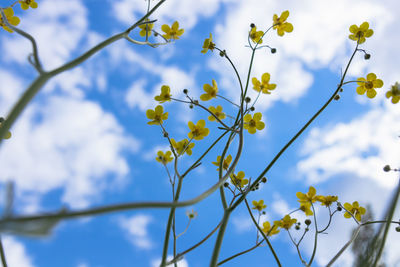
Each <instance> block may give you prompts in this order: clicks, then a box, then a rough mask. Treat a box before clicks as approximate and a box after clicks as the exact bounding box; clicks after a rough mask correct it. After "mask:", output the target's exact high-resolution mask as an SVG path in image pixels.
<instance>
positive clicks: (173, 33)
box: [161, 21, 185, 40]
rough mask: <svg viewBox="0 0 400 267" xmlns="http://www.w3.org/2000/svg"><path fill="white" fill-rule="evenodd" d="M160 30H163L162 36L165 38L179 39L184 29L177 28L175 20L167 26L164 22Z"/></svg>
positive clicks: (177, 24)
mask: <svg viewBox="0 0 400 267" xmlns="http://www.w3.org/2000/svg"><path fill="white" fill-rule="evenodd" d="M161 30H162V31H163V32H165V34H163V35H162V36H163V37H164V38H165V39H167V40H170V39H174V40H176V39H179V36H181V35H182V34H183V33H184V31H185V30H184V29H179V23H178V22H177V21H175V22H174V23H173V24H172V26H171V27H169V26H168V25H167V24H164V25H162V26H161Z"/></svg>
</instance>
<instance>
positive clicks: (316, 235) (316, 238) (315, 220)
mask: <svg viewBox="0 0 400 267" xmlns="http://www.w3.org/2000/svg"><path fill="white" fill-rule="evenodd" d="M311 207H312V209H313V215H314V225H315V234H314V248H313V252H312V255H311V258H310V261H309V262H308V266H311V264H312V262H313V260H314V257H315V253H316V252H317V241H318V225H317V217H316V215H315V209H314V205H313V204H312V203H311Z"/></svg>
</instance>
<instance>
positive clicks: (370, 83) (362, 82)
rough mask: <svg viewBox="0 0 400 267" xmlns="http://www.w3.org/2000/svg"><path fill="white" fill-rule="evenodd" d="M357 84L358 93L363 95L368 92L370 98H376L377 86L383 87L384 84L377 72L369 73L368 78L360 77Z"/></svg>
mask: <svg viewBox="0 0 400 267" xmlns="http://www.w3.org/2000/svg"><path fill="white" fill-rule="evenodd" d="M357 84H358V85H359V86H358V87H357V93H358V94H359V95H363V94H364V93H365V92H367V97H368V98H374V97H375V96H376V90H375V88H381V87H382V86H383V81H382V80H381V79H377V78H376V75H375V73H369V74H368V75H367V79H365V78H362V77H361V78H358V79H357Z"/></svg>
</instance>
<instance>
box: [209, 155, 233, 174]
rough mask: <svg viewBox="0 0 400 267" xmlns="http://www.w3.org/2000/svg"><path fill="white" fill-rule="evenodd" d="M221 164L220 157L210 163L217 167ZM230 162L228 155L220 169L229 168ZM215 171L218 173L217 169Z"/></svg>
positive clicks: (230, 158)
mask: <svg viewBox="0 0 400 267" xmlns="http://www.w3.org/2000/svg"><path fill="white" fill-rule="evenodd" d="M220 162H221V156H218V157H217V161H216V162H212V164H214V165H215V166H218V167H219V164H220ZM231 162H232V156H231V155H228V156H227V157H226V158H225V159H224V162H223V163H222V169H224V170H227V169H228V168H229V165H230V164H231ZM217 171H219V168H217Z"/></svg>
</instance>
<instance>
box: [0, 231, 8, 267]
mask: <svg viewBox="0 0 400 267" xmlns="http://www.w3.org/2000/svg"><path fill="white" fill-rule="evenodd" d="M0 256H1V263H2V264H3V267H7V261H6V254H5V253H4V247H3V242H2V241H1V237H0Z"/></svg>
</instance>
